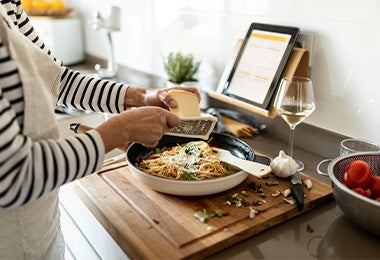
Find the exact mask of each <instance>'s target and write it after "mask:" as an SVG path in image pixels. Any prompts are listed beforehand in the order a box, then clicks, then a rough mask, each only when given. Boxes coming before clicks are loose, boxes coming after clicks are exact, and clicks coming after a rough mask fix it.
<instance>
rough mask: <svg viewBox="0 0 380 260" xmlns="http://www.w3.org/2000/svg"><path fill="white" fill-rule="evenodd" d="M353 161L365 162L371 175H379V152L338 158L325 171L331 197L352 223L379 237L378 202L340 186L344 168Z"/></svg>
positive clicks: (379, 208)
mask: <svg viewBox="0 0 380 260" xmlns="http://www.w3.org/2000/svg"><path fill="white" fill-rule="evenodd" d="M355 160H363V161H365V162H367V163H368V164H369V166H370V167H371V171H372V175H380V174H379V170H380V152H360V153H352V154H348V155H345V156H341V157H338V158H336V159H334V160H333V161H332V162H331V163H330V164H329V166H328V169H327V172H328V174H329V177H330V179H331V181H332V188H333V195H334V198H335V200H336V202H337V204H338V206H339V207H340V209H341V210H342V211H343V212H344V213H345V215H346V216H347V217H348V218H349V219H350V220H351V221H352V222H353V223H355V224H356V225H358V226H359V227H361V228H363V229H365V230H367V231H368V232H370V233H372V234H374V235H376V236H380V221H379V218H380V202H377V201H375V200H373V199H370V198H367V197H364V196H362V195H360V194H358V193H356V192H354V191H352V190H351V189H349V188H347V187H346V186H345V185H343V184H342V175H343V171H344V169H345V167H346V166H347V165H348V164H350V163H351V162H353V161H355Z"/></svg>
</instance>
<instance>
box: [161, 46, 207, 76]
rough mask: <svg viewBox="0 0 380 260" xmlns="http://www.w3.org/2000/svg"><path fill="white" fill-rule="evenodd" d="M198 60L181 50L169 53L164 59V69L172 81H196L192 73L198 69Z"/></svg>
mask: <svg viewBox="0 0 380 260" xmlns="http://www.w3.org/2000/svg"><path fill="white" fill-rule="evenodd" d="M199 65H200V61H196V60H195V59H194V56H193V55H192V54H188V55H183V54H182V53H181V52H177V53H173V52H171V53H169V55H168V56H167V57H166V59H165V61H164V69H165V71H166V74H167V75H168V77H169V80H170V81H171V82H174V83H182V82H185V81H196V79H195V78H194V74H195V73H197V71H198V69H199Z"/></svg>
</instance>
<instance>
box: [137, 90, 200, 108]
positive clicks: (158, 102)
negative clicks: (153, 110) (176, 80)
mask: <svg viewBox="0 0 380 260" xmlns="http://www.w3.org/2000/svg"><path fill="white" fill-rule="evenodd" d="M172 89H181V90H186V91H189V92H193V93H195V94H197V96H198V100H199V101H200V100H201V94H200V93H199V90H198V89H197V88H195V87H172V88H166V89H158V90H152V91H147V93H146V94H145V99H144V104H145V105H146V106H159V107H162V108H176V107H177V102H176V101H175V100H174V99H173V98H171V96H170V95H169V94H168V91H169V90H172Z"/></svg>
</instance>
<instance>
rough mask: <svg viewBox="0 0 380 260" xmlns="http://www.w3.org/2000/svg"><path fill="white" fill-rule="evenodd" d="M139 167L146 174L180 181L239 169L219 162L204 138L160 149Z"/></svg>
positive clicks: (220, 175)
mask: <svg viewBox="0 0 380 260" xmlns="http://www.w3.org/2000/svg"><path fill="white" fill-rule="evenodd" d="M138 168H139V169H140V170H142V171H144V172H146V173H149V174H153V175H156V176H160V177H164V178H171V179H179V180H205V179H212V178H216V177H222V176H226V175H230V174H233V173H236V172H238V171H239V169H238V168H237V167H235V166H232V165H229V164H227V163H224V162H221V161H220V160H219V159H218V158H217V156H215V154H214V152H213V151H212V148H211V147H210V145H209V144H208V143H206V142H204V141H193V142H189V143H186V144H183V145H177V146H174V147H170V148H167V149H163V150H162V151H160V152H159V153H154V154H152V155H151V156H150V157H149V158H148V159H146V160H143V161H142V162H141V163H139V165H138Z"/></svg>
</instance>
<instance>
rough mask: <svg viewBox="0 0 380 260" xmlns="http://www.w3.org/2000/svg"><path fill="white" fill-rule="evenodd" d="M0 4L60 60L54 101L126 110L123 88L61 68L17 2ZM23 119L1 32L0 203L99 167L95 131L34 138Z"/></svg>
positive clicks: (37, 193) (29, 196) (9, 204)
mask: <svg viewBox="0 0 380 260" xmlns="http://www.w3.org/2000/svg"><path fill="white" fill-rule="evenodd" d="M0 3H1V4H2V6H3V7H5V8H6V10H7V14H8V16H9V17H10V18H11V20H12V21H13V22H14V24H15V25H16V27H18V28H19V30H20V32H21V33H22V34H24V35H25V36H26V37H27V38H28V39H30V40H31V41H32V42H33V43H34V44H36V45H37V46H39V47H40V48H41V49H42V50H43V51H44V52H46V53H47V55H49V56H50V57H51V58H52V59H53V60H54V61H56V62H58V63H59V64H60V66H61V83H60V87H59V96H58V102H57V104H58V105H65V106H72V107H74V108H77V109H85V110H90V111H99V112H109V113H118V112H121V111H123V110H125V109H124V96H125V92H126V88H127V86H124V85H123V84H121V83H115V82H112V81H108V80H101V79H97V78H93V77H91V76H88V75H82V74H80V73H79V72H76V71H73V70H70V69H69V68H67V67H64V66H63V65H62V63H61V62H60V61H58V60H56V59H55V58H54V56H53V55H52V53H51V52H50V51H49V49H48V48H47V47H46V46H45V45H44V43H43V42H42V40H41V39H40V38H39V37H38V35H37V34H36V32H35V31H34V29H33V27H32V25H31V23H30V21H29V18H28V17H27V15H26V14H25V13H24V11H23V10H22V8H21V2H20V0H2V1H0ZM36 66H38V64H36ZM53 112H54V111H51V113H53ZM23 121H24V97H23V85H22V82H21V79H20V75H19V72H18V67H17V64H16V63H15V61H14V60H12V57H11V56H10V53H9V51H8V47H7V46H6V45H5V44H4V42H3V40H2V39H1V36H0V207H3V208H14V207H18V206H21V205H24V204H25V203H28V202H30V201H33V200H36V199H38V198H40V197H41V196H42V195H43V194H46V193H48V192H50V191H52V190H53V189H55V188H57V187H59V186H61V185H62V184H64V183H67V182H70V181H72V180H75V179H78V178H81V177H83V176H85V175H88V174H90V173H92V172H94V171H96V170H98V169H99V168H100V167H101V165H102V161H103V158H104V148H103V147H104V146H103V143H102V140H101V138H100V136H99V134H98V133H97V132H96V131H95V130H92V131H89V132H87V133H85V134H79V135H77V136H75V137H70V138H67V139H59V140H52V139H50V140H41V141H33V140H31V138H30V137H28V136H26V135H24V134H23Z"/></svg>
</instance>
